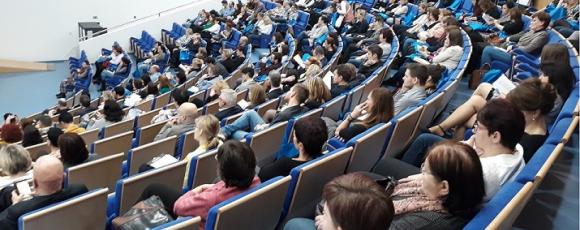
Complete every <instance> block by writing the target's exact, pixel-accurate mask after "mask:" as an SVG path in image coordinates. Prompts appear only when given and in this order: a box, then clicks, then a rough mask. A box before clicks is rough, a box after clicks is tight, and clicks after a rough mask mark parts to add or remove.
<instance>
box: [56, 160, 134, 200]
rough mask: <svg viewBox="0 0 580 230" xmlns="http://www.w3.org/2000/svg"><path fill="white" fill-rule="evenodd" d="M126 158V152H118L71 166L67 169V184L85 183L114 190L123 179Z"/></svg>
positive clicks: (90, 187)
mask: <svg viewBox="0 0 580 230" xmlns="http://www.w3.org/2000/svg"><path fill="white" fill-rule="evenodd" d="M124 159H125V154H123V153H118V154H115V155H111V156H108V157H102V158H99V159H96V160H94V161H91V162H87V163H83V164H80V165H77V166H74V167H70V168H68V169H66V170H65V172H66V177H65V178H66V180H65V184H84V185H85V186H87V188H89V189H96V188H108V189H109V191H114V190H115V183H116V182H117V180H119V179H121V174H122V172H121V166H122V165H123V160H124ZM95 175H98V176H95Z"/></svg>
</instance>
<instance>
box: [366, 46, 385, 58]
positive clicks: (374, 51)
mask: <svg viewBox="0 0 580 230" xmlns="http://www.w3.org/2000/svg"><path fill="white" fill-rule="evenodd" d="M368 51H369V52H370V53H371V54H374V55H377V59H381V56H383V48H381V47H380V46H379V45H372V46H369V48H368Z"/></svg>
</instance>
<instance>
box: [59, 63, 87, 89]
mask: <svg viewBox="0 0 580 230" xmlns="http://www.w3.org/2000/svg"><path fill="white" fill-rule="evenodd" d="M90 68H91V63H89V61H88V60H85V61H84V62H83V63H82V64H81V68H78V69H75V70H74V71H73V72H72V73H71V74H70V75H69V76H68V77H67V78H66V79H65V80H63V81H62V82H60V92H59V93H58V94H57V95H56V97H57V98H66V93H67V92H70V91H73V90H74V89H75V82H76V81H77V80H80V79H83V78H84V79H86V77H87V76H88V73H89V69H90Z"/></svg>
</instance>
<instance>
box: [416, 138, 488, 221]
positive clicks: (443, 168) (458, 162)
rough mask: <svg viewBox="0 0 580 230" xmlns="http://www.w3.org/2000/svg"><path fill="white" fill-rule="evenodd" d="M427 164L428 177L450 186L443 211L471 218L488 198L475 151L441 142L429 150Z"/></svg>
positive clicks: (457, 143)
mask: <svg viewBox="0 0 580 230" xmlns="http://www.w3.org/2000/svg"><path fill="white" fill-rule="evenodd" d="M426 161H427V162H428V163H429V174H431V175H433V176H434V177H435V178H437V179H438V180H440V181H447V183H448V185H449V193H448V194H447V196H446V197H445V198H443V207H445V209H447V211H449V212H450V213H451V214H453V215H459V216H463V217H470V216H472V215H473V214H474V213H475V212H476V210H477V207H478V205H479V204H480V203H481V201H482V200H483V197H484V196H485V182H484V180H483V169H482V166H481V161H480V160H479V157H478V156H477V153H476V152H475V150H474V149H473V148H472V147H471V146H468V145H466V144H464V143H461V142H456V141H442V142H439V143H437V144H436V145H434V146H433V147H431V149H429V151H428V152H427V155H426Z"/></svg>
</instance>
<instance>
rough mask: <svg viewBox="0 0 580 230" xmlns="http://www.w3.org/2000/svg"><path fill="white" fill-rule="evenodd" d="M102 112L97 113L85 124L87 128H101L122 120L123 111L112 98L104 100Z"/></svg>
mask: <svg viewBox="0 0 580 230" xmlns="http://www.w3.org/2000/svg"><path fill="white" fill-rule="evenodd" d="M103 113H104V114H101V113H97V118H96V119H95V118H91V120H90V121H89V124H88V125H87V130H93V129H101V128H104V127H106V126H108V125H111V124H115V123H117V122H119V121H122V120H123V116H125V112H123V109H122V108H121V106H120V105H119V103H117V102H116V101H113V100H108V101H105V106H104V107H103Z"/></svg>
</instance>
